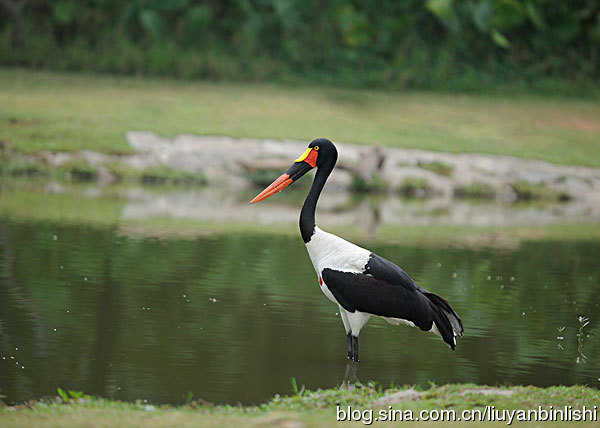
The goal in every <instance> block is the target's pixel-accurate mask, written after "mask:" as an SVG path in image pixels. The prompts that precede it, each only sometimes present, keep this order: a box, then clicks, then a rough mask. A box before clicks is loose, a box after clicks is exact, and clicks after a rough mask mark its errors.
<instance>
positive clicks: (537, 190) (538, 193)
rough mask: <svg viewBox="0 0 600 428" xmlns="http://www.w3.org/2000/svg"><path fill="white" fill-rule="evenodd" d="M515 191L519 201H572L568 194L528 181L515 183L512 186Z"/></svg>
mask: <svg viewBox="0 0 600 428" xmlns="http://www.w3.org/2000/svg"><path fill="white" fill-rule="evenodd" d="M511 187H512V189H513V190H514V191H515V194H516V196H517V199H518V200H522V201H535V200H558V201H561V202H565V201H568V200H570V199H571V196H570V195H569V194H568V193H565V192H560V191H558V192H557V191H556V190H554V189H550V188H548V187H546V186H544V185H542V184H534V183H530V182H528V181H523V180H519V181H515V182H514V183H512V184H511Z"/></svg>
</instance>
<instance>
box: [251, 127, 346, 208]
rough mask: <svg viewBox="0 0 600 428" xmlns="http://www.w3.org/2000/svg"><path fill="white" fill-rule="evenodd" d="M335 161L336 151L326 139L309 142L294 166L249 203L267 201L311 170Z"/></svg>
mask: <svg viewBox="0 0 600 428" xmlns="http://www.w3.org/2000/svg"><path fill="white" fill-rule="evenodd" d="M336 160H337V149H336V148H335V146H334V145H333V143H332V142H331V141H329V140H328V139H327V138H317V139H316V140H313V141H311V143H310V144H309V145H308V148H307V149H306V151H305V152H304V153H302V155H301V156H300V157H299V158H298V159H296V160H295V161H294V164H293V165H292V166H291V167H289V168H288V170H287V171H286V172H284V173H283V174H282V175H280V176H279V178H277V179H276V180H275V181H274V182H272V183H271V184H270V185H269V186H268V187H267V188H266V189H265V190H263V191H262V192H260V193H259V194H258V195H256V197H255V198H254V199H252V201H250V203H251V204H254V203H256V202H260V201H262V200H263V199H267V198H268V197H269V196H273V195H274V194H275V193H279V192H281V191H282V190H283V189H285V188H286V187H288V186H289V185H290V184H292V183H293V182H294V181H296V180H299V179H300V177H302V176H303V175H304V174H306V173H307V172H308V171H310V170H311V169H313V168H315V167H321V166H323V165H327V164H330V165H334V164H335V162H336ZM332 167H333V166H332Z"/></svg>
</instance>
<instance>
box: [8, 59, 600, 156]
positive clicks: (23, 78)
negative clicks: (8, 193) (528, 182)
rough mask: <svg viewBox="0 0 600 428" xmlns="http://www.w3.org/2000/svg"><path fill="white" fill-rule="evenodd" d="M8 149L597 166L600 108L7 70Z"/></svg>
mask: <svg viewBox="0 0 600 428" xmlns="http://www.w3.org/2000/svg"><path fill="white" fill-rule="evenodd" d="M0 88H2V89H1V90H0V140H1V141H2V142H3V146H4V148H5V149H8V150H11V151H14V152H21V153H36V152H39V151H42V150H50V151H63V150H64V151H77V150H96V151H100V152H105V153H130V152H131V148H130V147H129V145H128V144H127V142H126V140H125V133H126V132H127V131H130V130H149V131H154V132H156V133H158V134H161V135H165V136H174V135H177V134H182V133H191V134H198V135H228V136H232V137H254V138H275V139H284V138H294V139H298V140H309V139H311V138H313V137H318V136H326V137H329V138H331V139H333V140H334V141H342V142H348V143H359V144H373V143H380V144H382V145H385V146H390V147H404V148H414V149H427V150H435V151H445V152H454V153H459V152H472V153H488V154H496V155H512V156H519V157H524V158H534V159H542V160H546V161H550V162H554V163H560V164H573V165H587V166H600V157H598V156H597V153H598V142H599V141H600V123H599V122H598V120H597V118H598V117H600V103H597V102H594V101H585V100H574V99H566V98H543V97H536V96H523V97H520V96H501V95H499V96H489V95H488V96H486V95H457V94H438V93H424V92H383V91H370V90H350V89H332V88H324V87H298V86H294V87H290V86H287V87H284V86H279V85H272V84H236V83H211V82H189V81H176V80H157V79H148V78H131V77H106V76H96V75H83V74H67V73H53V72H38V71H28V70H21V69H0Z"/></svg>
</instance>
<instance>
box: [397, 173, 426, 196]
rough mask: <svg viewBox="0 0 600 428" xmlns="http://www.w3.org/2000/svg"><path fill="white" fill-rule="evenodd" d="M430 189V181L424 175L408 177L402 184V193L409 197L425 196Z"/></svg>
mask: <svg viewBox="0 0 600 428" xmlns="http://www.w3.org/2000/svg"><path fill="white" fill-rule="evenodd" d="M430 190H431V188H430V186H429V182H428V181H427V179H425V178H422V177H407V178H405V179H404V181H403V182H402V184H401V185H400V193H401V194H402V195H404V196H407V197H409V198H423V197H425V196H427V194H428V192H430Z"/></svg>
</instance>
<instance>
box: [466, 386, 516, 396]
mask: <svg viewBox="0 0 600 428" xmlns="http://www.w3.org/2000/svg"><path fill="white" fill-rule="evenodd" d="M514 393H515V391H513V390H512V389H497V388H470V389H465V390H464V391H462V392H461V393H460V394H459V395H461V396H465V395H467V394H479V395H485V396H488V395H504V396H507V397H509V396H511V395H513V394H514Z"/></svg>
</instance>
